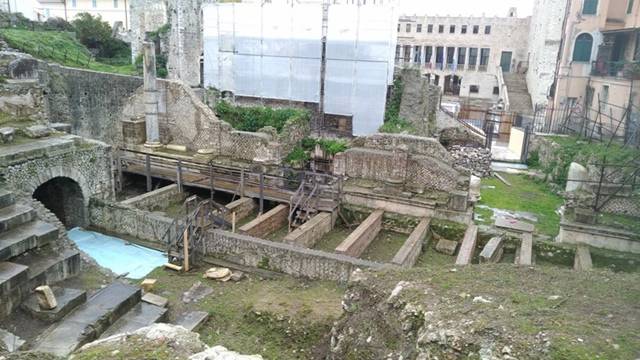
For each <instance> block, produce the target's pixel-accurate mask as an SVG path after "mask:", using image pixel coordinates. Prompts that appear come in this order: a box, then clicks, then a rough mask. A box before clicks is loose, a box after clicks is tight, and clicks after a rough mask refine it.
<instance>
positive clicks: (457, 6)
mask: <svg viewBox="0 0 640 360" xmlns="http://www.w3.org/2000/svg"><path fill="white" fill-rule="evenodd" d="M399 2H400V14H401V15H414V14H416V15H431V16H433V15H440V16H447V15H450V16H458V15H462V16H482V14H483V13H484V14H485V15H486V16H494V15H498V16H507V11H508V10H509V8H510V7H517V8H518V16H519V17H525V16H530V15H531V12H532V11H533V0H444V1H442V0H441V1H435V0H399Z"/></svg>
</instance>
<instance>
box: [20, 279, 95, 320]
mask: <svg viewBox="0 0 640 360" xmlns="http://www.w3.org/2000/svg"><path fill="white" fill-rule="evenodd" d="M52 290H53V294H54V295H55V297H56V301H57V302H58V306H56V307H55V308H54V309H51V310H42V309H41V308H40V306H39V304H38V298H37V296H36V295H33V296H30V297H29V298H27V300H25V301H24V303H23V304H22V309H23V310H25V311H27V312H28V313H29V314H31V316H33V317H35V318H37V319H40V320H43V321H47V322H53V321H58V320H60V319H62V318H63V317H64V316H65V315H67V314H68V313H70V312H71V311H72V310H73V309H75V308H76V307H77V306H79V305H80V304H82V303H84V302H85V301H86V300H87V293H86V291H84V290H76V289H67V288H61V287H54V288H52Z"/></svg>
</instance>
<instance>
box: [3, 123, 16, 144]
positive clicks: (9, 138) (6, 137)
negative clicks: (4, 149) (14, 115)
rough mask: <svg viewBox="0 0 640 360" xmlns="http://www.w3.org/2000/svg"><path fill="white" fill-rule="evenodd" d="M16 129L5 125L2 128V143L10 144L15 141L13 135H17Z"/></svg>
mask: <svg viewBox="0 0 640 360" xmlns="http://www.w3.org/2000/svg"><path fill="white" fill-rule="evenodd" d="M15 133H16V129H14V128H12V127H3V128H0V143H2V144H8V143H10V142H13V137H14V136H15Z"/></svg>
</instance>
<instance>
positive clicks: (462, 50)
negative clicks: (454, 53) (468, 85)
mask: <svg viewBox="0 0 640 360" xmlns="http://www.w3.org/2000/svg"><path fill="white" fill-rule="evenodd" d="M465 57H467V48H458V65H464V60H465Z"/></svg>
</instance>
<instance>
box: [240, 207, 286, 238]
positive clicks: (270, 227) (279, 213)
mask: <svg viewBox="0 0 640 360" xmlns="http://www.w3.org/2000/svg"><path fill="white" fill-rule="evenodd" d="M288 216H289V207H288V206H286V205H278V206H276V207H275V208H273V209H271V210H269V211H267V212H266V213H264V214H262V215H260V216H258V217H257V218H255V219H253V220H252V221H250V222H249V223H247V224H245V225H244V226H242V227H241V228H240V229H239V232H240V233H242V234H246V235H249V236H259V237H266V236H268V235H269V234H272V233H274V232H276V231H277V230H278V229H280V228H281V227H283V226H284V225H285V224H287V218H288Z"/></svg>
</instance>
